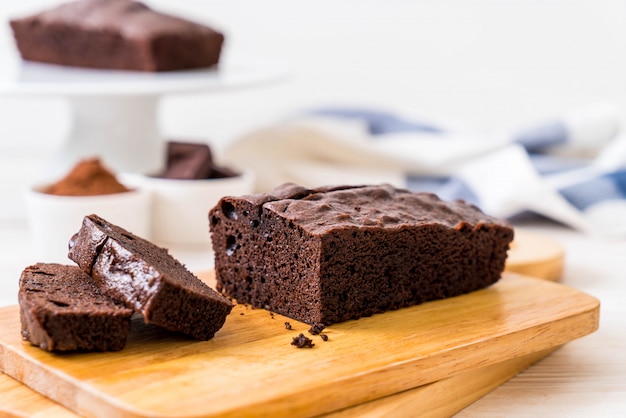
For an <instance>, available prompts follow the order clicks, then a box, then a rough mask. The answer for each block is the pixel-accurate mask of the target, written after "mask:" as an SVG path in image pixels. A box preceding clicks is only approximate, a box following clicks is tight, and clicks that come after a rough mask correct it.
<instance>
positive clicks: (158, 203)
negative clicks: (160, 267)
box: [121, 171, 254, 246]
mask: <svg viewBox="0 0 626 418" xmlns="http://www.w3.org/2000/svg"><path fill="white" fill-rule="evenodd" d="M121 178H123V179H124V181H125V182H126V183H127V184H131V185H135V186H137V187H140V188H142V189H145V190H148V191H150V192H152V198H153V202H152V203H153V204H152V228H151V230H152V239H153V240H154V241H155V242H157V243H159V244H163V245H167V244H170V243H171V244H192V245H206V246H210V243H211V241H210V236H209V210H210V209H211V208H213V206H215V205H216V204H217V202H218V201H219V200H220V199H221V198H222V197H223V196H238V195H245V194H250V193H252V191H253V187H254V174H253V173H252V172H251V171H244V172H243V173H242V174H241V175H239V176H234V177H227V178H219V179H206V180H173V179H162V178H157V177H150V176H144V175H136V174H123V175H121Z"/></svg>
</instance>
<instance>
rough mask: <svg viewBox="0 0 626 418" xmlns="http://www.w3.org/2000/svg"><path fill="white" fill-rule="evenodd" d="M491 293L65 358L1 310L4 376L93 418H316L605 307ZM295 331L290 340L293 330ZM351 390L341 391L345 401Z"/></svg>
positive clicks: (523, 291)
mask: <svg viewBox="0 0 626 418" xmlns="http://www.w3.org/2000/svg"><path fill="white" fill-rule="evenodd" d="M505 276H506V277H505V278H504V279H503V280H501V281H500V282H499V283H497V284H496V285H494V286H492V287H491V288H488V289H485V290H481V291H478V292H474V293H472V294H468V295H464V296H460V297H456V298H451V299H447V300H442V301H437V302H431V303H426V304H423V305H420V306H416V307H411V308H406V309H402V310H398V311H394V312H388V313H386V314H382V315H375V316H373V317H371V318H363V319H361V320H358V321H349V322H345V323H342V324H337V325H333V326H332V327H329V328H328V330H327V331H326V332H327V335H328V336H329V337H330V341H328V342H323V341H322V340H321V339H319V338H318V337H313V338H314V342H315V344H316V345H315V347H314V348H313V349H296V348H294V347H293V346H291V345H290V344H289V343H290V341H291V338H292V337H294V336H295V335H297V334H298V333H300V332H305V333H306V330H307V329H308V326H307V325H305V324H302V323H298V322H296V321H293V320H289V319H287V318H284V317H282V316H280V315H276V314H274V315H272V314H270V313H269V312H267V311H264V310H255V309H250V308H248V307H246V306H242V305H238V306H236V307H235V309H234V311H233V313H232V314H231V315H230V316H229V317H228V320H227V322H226V324H225V326H224V328H222V330H220V331H219V332H218V334H217V335H216V337H215V338H214V339H213V340H211V341H208V342H196V341H191V340H189V339H187V338H185V337H182V336H178V335H173V334H170V333H166V332H164V331H160V330H157V329H156V328H154V327H148V326H145V325H143V324H142V323H141V321H135V323H134V325H133V333H132V336H131V338H130V339H129V342H128V344H127V347H126V348H125V349H124V350H123V351H122V352H119V353H88V354H69V355H56V354H50V353H47V352H44V351H42V350H39V349H38V348H35V347H32V346H30V345H28V344H27V343H24V342H23V341H21V339H20V336H19V317H18V309H17V307H7V308H3V309H0V354H1V356H0V358H1V363H0V367H1V368H2V370H3V371H5V372H6V373H7V374H9V375H10V376H13V377H14V378H16V379H18V380H20V381H21V382H24V383H25V384H27V385H29V386H31V387H32V388H34V389H35V390H37V391H38V392H40V393H42V394H44V395H46V396H48V397H50V398H52V399H54V400H55V401H57V402H59V403H62V404H63V405H65V406H66V407H68V408H69V409H72V410H74V411H77V412H79V413H81V414H84V415H85V416H100V417H137V416H144V415H150V416H163V417H167V416H217V415H219V416H242V415H248V414H254V415H257V416H258V415H263V416H288V415H316V414H322V413H328V412H331V411H335V410H338V409H341V408H345V407H348V406H353V405H357V404H360V403H363V402H367V401H370V400H373V399H378V398H382V397H384V396H388V395H392V394H396V393H400V392H402V391H405V390H407V389H412V388H416V387H419V386H422V385H426V384H428V383H433V382H437V381H441V380H442V379H446V378H449V377H453V376H456V375H459V374H461V373H466V372H469V371H471V370H476V369H479V368H484V367H487V366H491V365H494V364H497V363H501V362H503V361H507V360H510V359H516V358H520V357H522V356H526V355H529V354H532V353H536V352H539V351H542V350H546V349H549V348H553V347H556V346H559V345H561V344H564V343H566V342H568V341H570V340H573V339H575V338H579V337H582V336H584V335H587V334H589V333H591V332H593V331H594V330H595V329H596V328H597V326H598V315H599V302H598V301H597V300H596V299H595V298H593V297H591V296H588V295H586V294H584V293H582V292H580V291H577V290H574V289H570V288H567V287H565V286H562V285H559V284H557V283H552V282H549V281H544V280H538V279H533V278H528V277H521V276H516V275H511V274H506V275H505ZM285 321H289V322H290V323H291V325H292V327H293V329H292V330H286V329H285V326H284V322H285ZM338 388H341V390H338Z"/></svg>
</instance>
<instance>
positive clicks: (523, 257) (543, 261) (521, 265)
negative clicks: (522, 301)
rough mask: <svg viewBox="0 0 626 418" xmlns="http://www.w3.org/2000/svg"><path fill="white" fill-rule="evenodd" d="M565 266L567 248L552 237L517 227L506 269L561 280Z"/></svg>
mask: <svg viewBox="0 0 626 418" xmlns="http://www.w3.org/2000/svg"><path fill="white" fill-rule="evenodd" d="M564 266H565V248H564V247H563V246H562V245H561V244H559V243H558V242H556V241H555V240H553V239H552V238H550V237H546V236H544V235H541V234H537V233H534V232H530V231H525V230H523V229H518V228H516V229H515V240H514V241H513V243H512V244H511V249H510V250H509V253H508V257H507V261H506V271H510V272H513V273H519V274H523V275H525V276H531V277H537V278H540V279H546V280H559V279H560V278H561V277H562V276H563V269H564Z"/></svg>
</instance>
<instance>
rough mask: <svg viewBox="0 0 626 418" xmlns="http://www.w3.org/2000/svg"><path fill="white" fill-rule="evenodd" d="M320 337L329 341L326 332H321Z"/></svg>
mask: <svg viewBox="0 0 626 418" xmlns="http://www.w3.org/2000/svg"><path fill="white" fill-rule="evenodd" d="M320 338H321V339H322V340H323V341H328V335H326V334H320Z"/></svg>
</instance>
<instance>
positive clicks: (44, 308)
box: [18, 263, 133, 351]
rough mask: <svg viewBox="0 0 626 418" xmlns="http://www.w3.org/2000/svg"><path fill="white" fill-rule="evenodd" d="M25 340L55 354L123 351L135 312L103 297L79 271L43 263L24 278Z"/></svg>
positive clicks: (21, 298)
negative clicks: (58, 352)
mask: <svg viewBox="0 0 626 418" xmlns="http://www.w3.org/2000/svg"><path fill="white" fill-rule="evenodd" d="M18 299H19V304H20V320H21V323H22V336H23V337H24V339H25V340H28V341H30V342H31V343H32V344H33V345H36V346H39V347H41V348H43V349H45V350H49V351H76V350H83V351H118V350H121V349H122V348H124V345H125V344H126V337H127V336H128V333H129V332H130V318H131V315H132V313H133V311H132V310H131V309H128V308H126V307H124V306H123V305H122V304H119V303H117V302H115V301H113V300H112V299H111V298H109V297H107V296H105V295H103V294H102V293H101V292H100V290H99V289H98V287H97V286H96V285H95V284H94V282H93V280H92V279H91V277H89V276H88V275H87V274H85V273H84V272H83V271H82V270H81V269H79V268H78V267H77V266H65V265H61V264H44V263H38V264H35V265H33V266H30V267H27V268H26V269H24V271H23V272H22V276H21V277H20V288H19V293H18Z"/></svg>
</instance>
